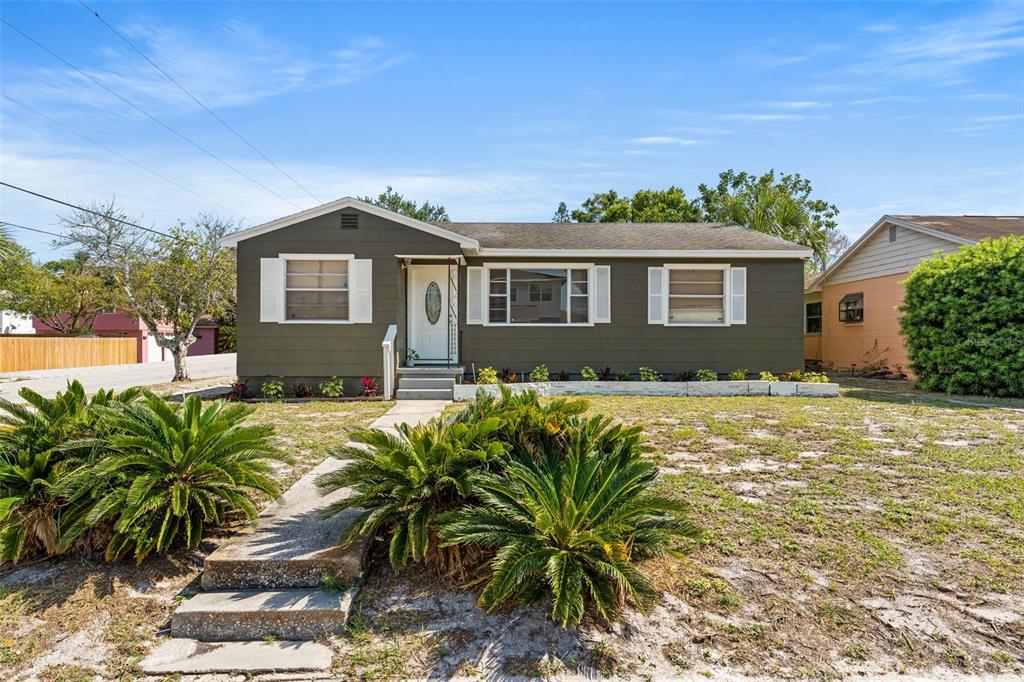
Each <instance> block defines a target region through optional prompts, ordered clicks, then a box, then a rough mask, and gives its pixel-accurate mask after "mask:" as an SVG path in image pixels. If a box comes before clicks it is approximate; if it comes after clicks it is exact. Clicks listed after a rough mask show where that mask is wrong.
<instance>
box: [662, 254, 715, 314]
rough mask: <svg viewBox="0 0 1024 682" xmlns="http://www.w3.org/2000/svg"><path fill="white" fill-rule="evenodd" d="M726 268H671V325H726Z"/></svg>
mask: <svg viewBox="0 0 1024 682" xmlns="http://www.w3.org/2000/svg"><path fill="white" fill-rule="evenodd" d="M726 272H727V270H726V269H725V268H718V267H716V268H714V269H706V268H693V269H690V268H675V267H673V268H670V269H669V271H668V323H669V324H725V274H726Z"/></svg>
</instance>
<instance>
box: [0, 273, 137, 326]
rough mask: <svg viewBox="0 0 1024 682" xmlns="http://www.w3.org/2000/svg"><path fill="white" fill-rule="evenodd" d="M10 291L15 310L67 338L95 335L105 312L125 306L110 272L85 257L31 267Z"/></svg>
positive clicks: (11, 285) (22, 274)
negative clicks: (33, 317) (33, 316)
mask: <svg viewBox="0 0 1024 682" xmlns="http://www.w3.org/2000/svg"><path fill="white" fill-rule="evenodd" d="M10 288H11V292H12V294H13V298H14V301H13V303H12V309H13V310H15V311H16V312H20V313H24V314H27V315H35V316H36V317H38V318H39V320H40V321H41V322H43V323H44V324H45V325H46V326H48V327H50V328H51V329H53V330H55V331H57V332H58V333H60V334H63V335H65V336H81V335H83V334H90V333H92V329H93V325H94V324H95V322H96V317H97V316H98V315H99V314H100V313H101V312H103V310H105V309H116V308H119V307H121V306H122V305H123V304H124V295H123V294H122V293H121V291H120V289H119V287H118V286H117V284H116V283H115V282H114V280H113V278H112V277H111V276H110V274H109V272H107V271H105V270H104V269H102V268H98V267H95V266H94V265H93V264H92V263H90V262H89V259H88V257H87V256H86V254H84V253H77V254H75V257H74V258H67V259H64V260H56V261H50V262H48V263H45V264H43V265H42V266H34V265H32V264H31V263H29V264H28V265H27V266H23V267H22V268H21V272H20V276H19V278H18V280H17V281H16V282H12V283H11V284H10Z"/></svg>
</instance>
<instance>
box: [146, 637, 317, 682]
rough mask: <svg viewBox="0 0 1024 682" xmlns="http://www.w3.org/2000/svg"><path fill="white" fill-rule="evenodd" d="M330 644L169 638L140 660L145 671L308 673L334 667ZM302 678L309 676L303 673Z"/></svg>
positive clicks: (157, 673) (152, 672) (165, 672)
mask: <svg viewBox="0 0 1024 682" xmlns="http://www.w3.org/2000/svg"><path fill="white" fill-rule="evenodd" d="M331 657H332V652H331V649H330V647H328V646H326V645H324V644H320V643H319V642H218V643H206V642H197V641H196V640H194V639H168V640H166V641H164V642H163V643H162V644H160V646H158V647H157V648H156V649H154V650H153V651H152V652H151V653H150V654H149V656H147V657H146V658H144V659H143V660H142V662H141V663H140V666H141V668H142V672H143V673H144V674H146V675H172V674H175V673H180V674H183V675H202V674H213V673H234V672H238V673H256V672H261V673H300V672H302V673H308V672H316V671H319V670H327V669H329V668H330V667H331ZM303 679H310V678H308V677H306V676H303Z"/></svg>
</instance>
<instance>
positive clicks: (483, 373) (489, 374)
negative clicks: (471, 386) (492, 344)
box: [476, 367, 498, 384]
mask: <svg viewBox="0 0 1024 682" xmlns="http://www.w3.org/2000/svg"><path fill="white" fill-rule="evenodd" d="M476 383H478V384H496V383H498V371H497V370H496V369H494V368H493V367H484V368H483V369H482V370H480V372H479V373H477V375H476Z"/></svg>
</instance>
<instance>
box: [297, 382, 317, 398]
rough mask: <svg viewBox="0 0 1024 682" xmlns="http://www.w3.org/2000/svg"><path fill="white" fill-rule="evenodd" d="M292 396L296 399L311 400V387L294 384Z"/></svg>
mask: <svg viewBox="0 0 1024 682" xmlns="http://www.w3.org/2000/svg"><path fill="white" fill-rule="evenodd" d="M292 395H294V396H295V397H296V398H312V397H313V387H312V386H310V385H309V384H301V383H300V384H295V387H294V388H293V389H292Z"/></svg>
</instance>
